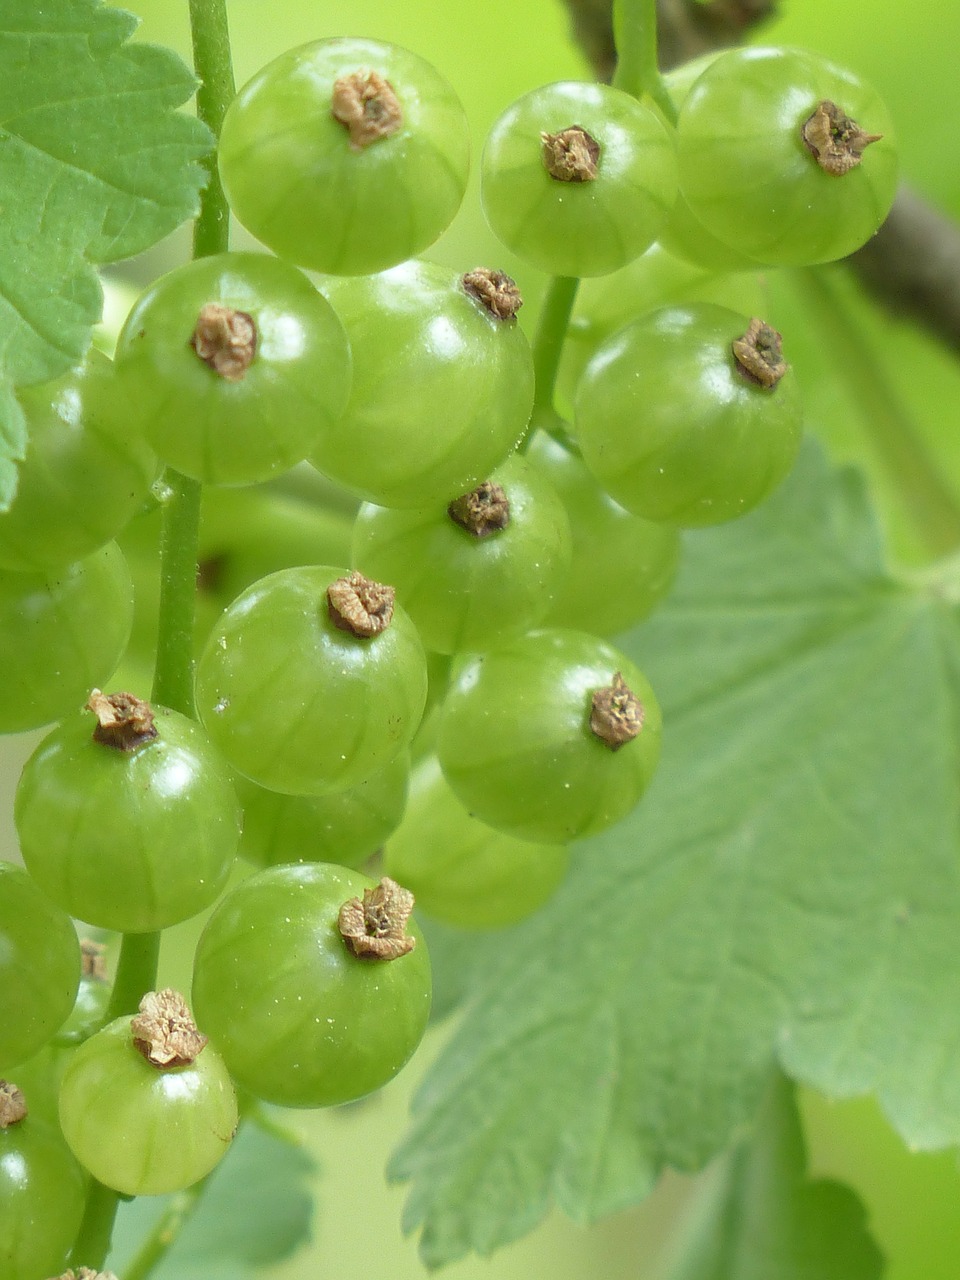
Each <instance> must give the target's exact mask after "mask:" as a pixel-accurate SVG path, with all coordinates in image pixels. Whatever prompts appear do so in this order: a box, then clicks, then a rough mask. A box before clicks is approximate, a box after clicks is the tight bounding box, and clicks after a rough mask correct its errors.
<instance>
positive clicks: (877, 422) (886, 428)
mask: <svg viewBox="0 0 960 1280" xmlns="http://www.w3.org/2000/svg"><path fill="white" fill-rule="evenodd" d="M797 279H798V281H799V283H800V286H801V288H802V289H803V291H804V294H805V296H806V299H807V302H808V304H809V305H810V306H811V308H812V309H813V311H814V314H815V315H816V323H817V328H818V329H819V331H820V333H822V334H823V336H824V339H825V345H826V347H827V349H828V350H830V351H833V352H834V353H836V356H837V360H838V364H840V365H842V370H843V375H844V377H845V378H846V379H847V381H848V382H849V384H850V387H851V389H852V390H853V393H854V396H855V398H856V402H857V405H858V406H859V408H860V411H861V415H862V419H863V423H864V427H865V429H866V431H867V434H868V436H869V438H870V440H871V442H872V444H873V447H874V450H875V451H876V454H877V457H878V458H879V460H880V462H881V464H882V465H883V467H884V468H885V470H886V472H887V474H888V475H889V477H890V479H891V481H892V482H893V484H894V486H895V488H896V490H897V492H898V493H899V495H900V498H901V500H902V502H903V505H904V508H905V509H906V511H907V514H908V515H909V516H910V519H911V520H912V522H913V525H914V528H915V529H916V530H917V532H918V533H919V535H920V536H921V537H922V538H923V540H924V541H925V542H926V544H927V546H928V548H929V550H930V552H931V554H932V555H934V556H942V555H946V554H947V553H948V552H950V551H954V550H956V548H957V547H958V546H960V503H958V502H957V499H956V498H955V496H954V494H953V492H952V491H951V489H950V487H949V485H947V483H946V482H945V481H944V479H943V477H942V476H941V474H940V472H939V470H938V469H937V465H936V463H935V462H934V460H933V458H932V457H931V456H930V453H929V451H928V450H927V447H926V444H925V443H924V441H923V439H922V438H921V436H920V434H919V433H918V431H917V429H916V426H915V425H914V423H913V421H912V420H911V418H910V414H909V411H908V409H907V407H906V406H905V405H904V403H903V400H902V399H901V397H900V394H899V392H898V391H897V389H896V387H895V386H894V385H893V383H892V382H891V380H890V378H889V376H888V375H887V372H886V370H885V369H884V367H883V365H882V363H881V362H880V360H878V358H877V356H876V353H875V352H874V351H873V350H872V348H871V347H870V345H869V343H868V342H867V341H866V340H865V338H864V337H863V334H862V333H861V330H860V327H859V325H858V323H857V320H856V318H855V317H854V316H852V315H851V314H850V311H849V308H848V306H847V305H846V302H845V300H844V298H843V296H842V293H841V291H840V290H838V289H837V288H836V287H835V285H834V282H833V279H832V277H831V276H830V274H829V273H828V272H827V271H824V270H822V269H820V270H817V269H811V270H807V271H801V272H798V273H797Z"/></svg>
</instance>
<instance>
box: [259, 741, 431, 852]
mask: <svg viewBox="0 0 960 1280" xmlns="http://www.w3.org/2000/svg"><path fill="white" fill-rule="evenodd" d="M409 776H410V760H409V757H408V755H407V753H406V752H405V751H404V752H401V753H400V755H398V756H397V758H396V759H395V760H392V761H391V762H390V764H388V765H387V766H386V768H385V769H380V770H378V772H377V773H375V774H372V775H371V777H369V778H367V779H366V781H364V782H360V783H358V784H357V785H356V786H355V787H347V788H346V789H345V790H343V791H335V792H333V793H332V794H331V795H327V796H289V795H283V794H282V793H281V792H278V791H267V790H266V788H265V787H258V786H257V784H256V783H255V782H251V781H250V780H249V779H248V778H244V777H243V776H242V775H238V776H237V795H238V796H239V797H240V802H241V804H242V805H243V836H242V837H241V840H240V853H241V854H242V856H243V857H244V858H246V859H247V861H248V862H252V863H254V864H255V865H256V866H260V867H272V866H278V865H282V864H283V863H288V862H336V863H339V864H340V865H341V866H346V867H357V866H359V865H360V864H361V863H362V862H364V861H366V859H367V858H369V857H370V856H371V855H372V854H374V853H376V851H377V850H378V849H379V848H380V846H381V845H382V844H383V842H384V840H386V838H387V836H389V835H390V833H391V832H392V831H394V830H395V828H396V826H397V824H398V823H399V821H400V819H401V817H402V816H403V810H404V807H405V805H406V801H407V783H408V779H409Z"/></svg>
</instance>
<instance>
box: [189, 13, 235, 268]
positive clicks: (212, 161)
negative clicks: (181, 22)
mask: <svg viewBox="0 0 960 1280" xmlns="http://www.w3.org/2000/svg"><path fill="white" fill-rule="evenodd" d="M190 30H191V32H192V36H193V65H194V70H195V71H196V73H197V78H198V79H199V81H200V87H199V88H198V89H197V115H198V116H199V117H200V119H201V120H202V121H203V122H204V124H205V125H207V126H208V128H209V129H210V130H211V132H212V133H213V136H214V137H215V138H219V137H220V126H221V125H222V124H223V117H224V115H225V114H226V111H227V107H228V106H229V105H230V103H231V101H232V100H233V97H234V94H235V93H236V88H235V86H234V81H233V62H232V60H231V56H230V31H229V28H228V25H227V5H226V0H190ZM206 169H207V173H208V174H209V181H208V183H207V187H206V190H205V191H204V193H203V197H202V200H201V206H200V216H199V218H197V221H196V224H195V226H194V229H193V256H194V257H195V258H205V257H207V256H208V255H209V254H211V253H223V252H225V250H226V249H227V247H228V245H229V242H230V209H229V206H228V205H227V199H226V196H225V195H224V194H223V187H222V185H221V183H220V174H219V172H218V170H217V158H216V155H215V154H214V155H211V156H209V157H208V159H207V161H206Z"/></svg>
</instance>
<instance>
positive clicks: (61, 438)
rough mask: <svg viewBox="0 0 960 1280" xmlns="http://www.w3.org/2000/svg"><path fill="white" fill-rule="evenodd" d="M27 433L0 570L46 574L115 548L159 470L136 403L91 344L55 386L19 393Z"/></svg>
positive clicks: (1, 525)
mask: <svg viewBox="0 0 960 1280" xmlns="http://www.w3.org/2000/svg"><path fill="white" fill-rule="evenodd" d="M17 397H18V399H19V401H20V405H21V407H22V409H23V411H24V414H25V415H26V419H27V427H28V430H29V433H30V437H29V438H30V443H29V448H28V450H27V456H26V458H25V459H24V461H23V462H22V463H21V465H20V469H19V476H18V482H17V496H16V498H15V499H14V501H13V505H12V506H11V507H10V508H9V510H7V511H5V512H3V513H2V514H0V569H17V570H20V571H37V572H40V571H44V570H48V569H51V568H56V567H59V566H62V565H65V564H71V563H73V562H75V561H77V560H81V559H83V557H84V556H88V555H90V554H91V553H92V552H94V551H97V550H98V549H99V548H100V547H102V546H104V544H105V543H107V542H109V541H110V539H111V538H113V537H114V536H115V535H116V534H117V533H119V532H120V530H121V529H122V528H123V527H124V525H126V524H127V522H128V521H129V520H130V519H131V518H132V517H133V516H134V515H135V514H136V513H137V511H138V510H139V509H140V508H141V507H142V506H143V505H144V503H145V502H146V501H147V498H148V495H149V492H150V486H151V484H152V483H153V481H154V479H155V478H156V475H157V471H158V467H159V464H158V462H157V459H156V455H155V454H154V452H153V450H152V449H151V448H150V447H149V446H148V445H147V443H146V441H145V440H144V439H143V438H142V436H140V435H139V434H138V432H137V431H136V430H135V429H132V424H133V423H134V422H135V421H136V414H135V411H134V407H133V405H132V404H131V403H130V402H129V401H128V400H127V398H126V396H125V395H124V393H123V392H122V390H121V387H120V384H119V381H118V379H117V377H116V374H115V371H114V368H113V365H112V363H111V362H110V360H109V359H108V358H107V357H106V356H105V355H104V354H103V353H102V352H101V351H98V350H97V349H96V348H95V347H92V348H91V349H90V351H89V352H88V354H87V358H86V360H85V361H84V363H83V364H82V365H79V366H78V367H77V368H75V369H71V370H70V372H69V373H65V374H64V375H63V376H62V377H60V378H57V379H55V380H54V381H53V382H48V383H44V384H43V385H41V386H38V387H24V388H21V389H20V390H19V391H18V393H17Z"/></svg>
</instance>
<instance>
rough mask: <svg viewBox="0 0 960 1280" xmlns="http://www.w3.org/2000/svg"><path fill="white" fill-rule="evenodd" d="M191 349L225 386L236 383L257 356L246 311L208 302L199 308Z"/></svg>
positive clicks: (254, 332) (252, 326)
mask: <svg viewBox="0 0 960 1280" xmlns="http://www.w3.org/2000/svg"><path fill="white" fill-rule="evenodd" d="M190 345H191V347H193V349H194V351H195V352H196V353H197V355H198V356H199V357H200V359H201V360H202V361H203V362H204V364H208V365H209V366H210V368H211V369H212V370H213V371H214V373H218V374H219V375H220V377H221V378H224V379H225V380H226V381H227V382H239V381H240V380H241V379H242V378H243V376H244V374H245V373H246V372H247V370H248V369H249V368H250V366H251V365H252V364H253V360H254V357H255V356H256V354H257V326H256V324H255V323H254V320H253V316H251V315H249V314H248V313H247V312H246V311H234V309H233V307H225V306H224V305H223V303H222V302H207V303H205V304H204V305H203V306H202V307H201V308H200V314H199V315H198V316H197V324H196V328H195V329H194V331H193V335H192V337H191V338H190Z"/></svg>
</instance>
